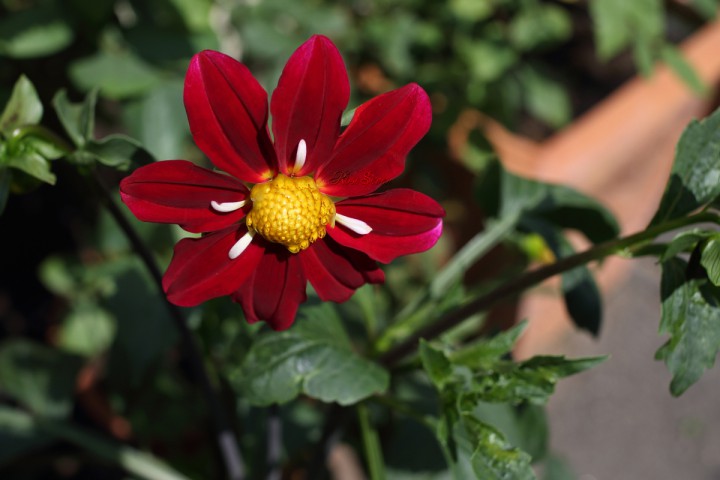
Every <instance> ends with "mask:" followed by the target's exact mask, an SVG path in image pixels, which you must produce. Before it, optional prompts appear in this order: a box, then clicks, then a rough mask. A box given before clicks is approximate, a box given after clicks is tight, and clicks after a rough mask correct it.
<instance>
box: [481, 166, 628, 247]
mask: <svg viewBox="0 0 720 480" xmlns="http://www.w3.org/2000/svg"><path fill="white" fill-rule="evenodd" d="M498 186H499V192H498V191H497V189H498ZM477 190H478V191H479V192H481V193H483V194H485V197H484V198H481V201H483V203H485V204H486V206H487V207H489V208H490V210H489V211H490V212H492V211H493V210H494V208H493V204H495V205H497V207H496V208H497V210H498V212H497V215H498V216H499V217H501V218H502V217H505V216H509V215H517V214H520V215H521V220H520V223H521V224H522V223H526V224H531V223H532V222H534V221H537V220H540V221H542V222H544V223H549V224H552V225H554V226H555V227H557V228H560V229H564V228H569V229H573V230H578V231H580V232H582V233H583V234H584V235H585V236H586V237H587V238H588V239H590V240H591V241H592V242H594V243H598V242H603V241H606V240H611V239H613V238H615V237H616V236H617V235H618V233H619V231H620V229H619V227H618V224H617V221H616V220H615V218H614V217H613V215H612V213H610V212H609V211H608V210H607V209H606V208H605V207H603V206H602V205H601V204H600V203H598V202H597V201H596V200H594V199H592V198H590V197H588V196H586V195H584V194H582V193H580V192H578V191H576V190H573V189H571V188H569V187H565V186H563V185H553V184H548V183H541V182H537V181H535V180H530V179H527V178H523V177H520V176H518V175H515V174H512V173H510V172H508V171H506V170H505V169H504V168H503V167H502V166H501V165H500V164H499V162H495V163H494V164H493V165H492V167H490V171H488V172H487V174H486V176H485V177H484V179H483V181H482V182H481V183H480V184H479V186H478V189H477ZM493 190H494V192H493ZM492 197H495V198H492Z"/></svg>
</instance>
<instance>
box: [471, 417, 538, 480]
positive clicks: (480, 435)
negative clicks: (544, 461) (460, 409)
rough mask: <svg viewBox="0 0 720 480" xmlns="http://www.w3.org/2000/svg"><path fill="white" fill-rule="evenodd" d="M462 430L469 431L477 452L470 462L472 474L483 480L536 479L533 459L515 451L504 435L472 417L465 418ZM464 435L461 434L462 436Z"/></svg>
mask: <svg viewBox="0 0 720 480" xmlns="http://www.w3.org/2000/svg"><path fill="white" fill-rule="evenodd" d="M462 420H463V421H462V423H461V424H460V427H459V428H460V429H461V431H462V429H463V428H464V429H465V430H466V433H465V435H468V436H469V438H470V439H471V441H473V442H474V443H475V450H474V452H473V454H472V457H471V458H470V461H471V462H472V467H473V471H474V472H475V475H476V476H477V478H478V479H483V480H506V479H508V480H509V479H512V480H531V479H534V478H535V474H534V473H533V470H532V467H531V466H530V462H531V460H532V459H531V457H530V455H528V454H527V453H525V452H523V451H522V450H520V449H518V448H515V447H513V446H512V445H510V443H508V441H507V440H506V439H505V437H504V435H503V434H502V433H500V432H499V431H498V430H496V429H494V428H493V427H491V426H489V425H487V424H486V423H484V422H481V421H480V420H478V419H477V418H475V417H474V416H472V415H468V414H466V415H463V416H462ZM461 435H462V433H461Z"/></svg>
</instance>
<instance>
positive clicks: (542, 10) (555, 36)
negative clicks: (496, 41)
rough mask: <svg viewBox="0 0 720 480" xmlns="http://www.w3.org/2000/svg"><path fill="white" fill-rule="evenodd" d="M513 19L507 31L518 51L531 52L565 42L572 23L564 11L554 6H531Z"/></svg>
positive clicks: (569, 33) (570, 32)
mask: <svg viewBox="0 0 720 480" xmlns="http://www.w3.org/2000/svg"><path fill="white" fill-rule="evenodd" d="M532 5H533V6H532V8H523V9H522V10H520V12H519V13H518V14H517V15H516V16H515V18H513V20H512V22H511V23H510V28H509V31H508V34H509V37H510V41H511V42H512V44H513V45H514V46H515V47H516V48H517V49H519V50H521V51H525V50H532V49H534V48H537V47H543V46H547V45H552V44H555V43H558V42H561V41H563V40H566V39H567V38H569V37H570V35H571V34H572V21H571V20H570V16H569V15H568V14H567V13H566V10H565V9H563V8H560V7H558V6H555V5H547V4H541V3H537V4H532Z"/></svg>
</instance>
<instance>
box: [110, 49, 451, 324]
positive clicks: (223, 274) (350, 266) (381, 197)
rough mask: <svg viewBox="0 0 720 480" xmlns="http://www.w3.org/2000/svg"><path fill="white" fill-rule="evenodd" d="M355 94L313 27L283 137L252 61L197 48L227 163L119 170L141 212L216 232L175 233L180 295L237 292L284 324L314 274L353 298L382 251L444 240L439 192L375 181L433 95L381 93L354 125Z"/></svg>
mask: <svg viewBox="0 0 720 480" xmlns="http://www.w3.org/2000/svg"><path fill="white" fill-rule="evenodd" d="M349 96H350V86H349V82H348V77H347V73H346V71H345V66H344V64H343V61H342V58H341V56H340V53H339V52H338V50H337V49H336V48H335V46H334V45H333V43H332V42H331V41H330V40H329V39H327V38H325V37H322V36H314V37H312V38H310V39H309V40H308V41H307V42H305V43H304V44H303V45H302V46H300V48H298V49H297V50H296V51H295V53H294V54H293V55H292V56H291V57H290V60H288V63H287V65H286V66H285V69H284V70H283V73H282V75H281V77H280V81H279V82H278V86H277V88H276V89H275V91H274V93H273V95H272V100H271V102H270V113H271V114H272V133H273V138H274V141H273V140H271V139H270V135H269V132H268V127H267V122H268V104H267V93H266V92H265V90H263V88H262V87H261V86H260V84H259V83H258V82H257V81H256V80H255V78H253V76H252V75H251V74H250V72H249V71H248V69H247V68H246V67H245V66H244V65H242V64H241V63H239V62H237V61H236V60H234V59H232V58H230V57H228V56H226V55H224V54H222V53H219V52H213V51H204V52H201V53H199V54H197V55H195V57H194V58H193V59H192V61H191V62H190V67H189V68H188V72H187V76H186V77H185V93H184V100H185V109H186V110H187V115H188V121H189V123H190V130H191V131H192V135H193V139H194V140H195V143H196V144H197V145H198V147H200V149H201V150H202V151H203V152H205V154H206V155H207V156H208V157H209V158H210V160H211V161H212V163H213V164H214V165H215V166H216V167H217V168H218V169H220V170H222V171H223V172H225V173H218V172H214V171H211V170H207V169H204V168H200V167H197V166H195V165H193V164H192V163H190V162H188V161H185V160H167V161H163V162H157V163H154V164H151V165H147V166H144V167H141V168H138V169H137V170H136V171H135V172H133V174H132V175H130V176H129V177H127V178H125V179H124V180H123V181H122V183H121V184H120V193H121V195H122V199H123V201H124V202H125V203H126V204H127V206H128V207H129V208H130V210H132V212H133V213H134V214H135V215H136V216H137V217H138V218H139V219H140V220H143V221H148V222H162V223H177V224H179V225H180V226H181V227H182V228H184V229H185V230H187V231H189V232H195V233H202V234H203V235H202V236H200V237H199V238H186V239H183V240H180V242H178V243H177V245H176V246H175V252H174V255H173V258H172V262H171V263H170V266H169V267H168V269H167V272H165V277H164V278H163V287H164V289H165V292H166V293H167V296H168V299H169V300H170V301H171V302H172V303H174V304H176V305H180V306H194V305H198V304H200V303H202V302H204V301H206V300H208V299H211V298H214V297H220V296H224V295H230V296H231V297H232V299H233V300H234V301H236V302H238V303H240V304H241V305H242V308H243V310H244V312H245V317H246V318H247V320H248V321H249V322H256V321H258V320H264V321H266V322H268V323H269V324H270V326H271V327H272V328H274V329H275V330H283V329H286V328H288V327H289V326H290V325H291V324H292V322H293V320H294V318H295V313H296V312H297V309H298V306H299V304H300V303H302V302H304V301H305V300H306V295H305V287H306V282H307V281H309V282H310V283H311V284H312V286H313V288H314V289H315V291H316V292H317V294H318V296H319V297H320V299H321V300H324V301H328V300H332V301H335V302H343V301H345V300H347V299H348V298H350V296H351V295H352V294H353V292H354V291H355V289H357V288H358V287H360V286H361V285H363V284H365V283H381V282H383V281H384V274H383V272H382V270H380V269H379V268H378V265H377V263H376V261H378V262H383V263H387V262H390V261H391V260H393V259H394V258H396V257H398V256H400V255H406V254H410V253H416V252H421V251H424V250H427V249H428V248H430V247H432V246H433V245H434V244H435V242H436V241H437V239H438V238H439V237H440V233H441V230H442V220H441V218H442V216H443V215H444V212H443V209H442V208H441V207H440V206H439V205H438V204H437V202H435V201H434V200H433V199H431V198H429V197H427V196H425V195H423V194H421V193H418V192H415V191H413V190H409V189H402V188H400V189H394V190H388V191H385V192H382V193H373V192H374V191H375V190H376V189H377V188H378V187H379V186H380V185H382V184H384V183H386V182H388V181H389V180H392V179H393V178H395V177H397V176H398V175H399V174H400V173H401V172H402V171H403V168H404V164H405V156H406V155H407V153H408V152H409V151H410V149H411V148H412V147H413V146H414V145H415V144H416V143H417V142H418V141H419V140H420V138H422V136H423V135H425V133H427V131H428V129H429V128H430V120H431V112H430V102H429V100H428V97H427V95H426V94H425V92H424V91H423V89H422V88H420V87H419V86H418V85H415V84H411V85H407V86H405V87H403V88H399V89H397V90H393V91H391V92H388V93H386V94H384V95H380V96H379V97H376V98H374V99H372V100H370V101H368V102H367V103H365V104H363V105H361V106H360V107H359V108H358V109H357V110H356V111H355V115H354V117H353V119H352V121H351V122H350V124H349V125H348V127H347V128H346V129H345V130H344V131H342V133H341V131H340V118H341V116H342V113H343V110H345V108H346V107H347V103H348V99H349ZM246 184H254V186H252V187H251V188H250V189H248V187H247V186H246ZM341 198H342V199H341ZM326 234H327V236H326Z"/></svg>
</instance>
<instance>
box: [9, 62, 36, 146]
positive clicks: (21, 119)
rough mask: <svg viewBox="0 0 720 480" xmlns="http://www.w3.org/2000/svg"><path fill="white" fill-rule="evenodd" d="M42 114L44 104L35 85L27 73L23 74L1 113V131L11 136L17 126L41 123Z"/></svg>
mask: <svg viewBox="0 0 720 480" xmlns="http://www.w3.org/2000/svg"><path fill="white" fill-rule="evenodd" d="M42 115H43V106H42V102H41V101H40V97H38V94H37V91H36V90H35V87H34V86H33V84H32V83H31V82H30V80H28V79H27V77H26V76H25V75H21V76H20V78H19V79H18V81H17V82H15V86H14V87H13V90H12V93H11V94H10V100H8V103H7V105H6V106H5V110H4V111H3V113H2V115H0V132H2V133H4V134H5V136H9V134H10V132H11V131H12V130H13V129H15V128H18V127H22V126H25V125H35V124H37V123H40V120H41V119H42Z"/></svg>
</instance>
